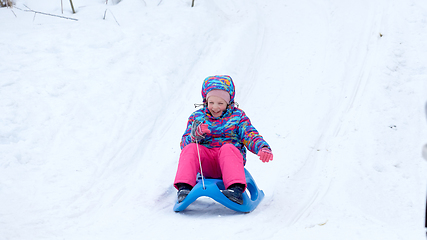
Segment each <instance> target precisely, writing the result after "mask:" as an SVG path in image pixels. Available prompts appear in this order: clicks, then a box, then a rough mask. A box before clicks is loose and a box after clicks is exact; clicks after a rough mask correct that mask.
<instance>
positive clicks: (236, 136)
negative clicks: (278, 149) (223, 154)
mask: <svg viewBox="0 0 427 240" xmlns="http://www.w3.org/2000/svg"><path fill="white" fill-rule="evenodd" d="M213 89H221V90H225V91H228V92H229V93H230V104H229V106H228V107H227V109H226V110H225V111H224V113H223V114H222V116H221V117H219V118H215V117H213V116H212V115H211V114H210V112H209V110H208V108H207V104H206V94H207V93H208V92H209V91H210V90H213ZM234 96H235V88H234V83H233V80H232V79H231V77H229V76H226V75H217V76H211V77H208V78H206V79H205V81H204V82H203V86H202V97H203V103H204V107H203V108H201V109H199V110H197V111H195V112H193V113H192V114H191V115H190V117H189V118H188V123H187V128H186V130H185V132H184V135H183V136H182V139H181V149H182V148H184V147H185V146H187V145H188V144H189V143H192V142H194V139H193V138H192V137H191V130H192V126H193V123H194V122H195V121H198V122H201V123H204V124H208V128H209V130H210V131H211V133H210V134H207V135H206V136H205V138H203V139H200V140H199V141H198V142H199V144H201V145H203V146H205V147H207V148H216V147H221V146H222V145H224V144H226V143H230V144H233V145H234V146H236V147H237V149H239V150H240V152H241V153H242V156H243V160H244V163H245V164H246V148H247V149H248V150H249V151H251V152H252V153H254V154H257V153H258V151H259V150H260V149H261V148H263V147H268V148H270V146H269V145H268V143H267V142H266V141H265V140H264V139H263V138H262V136H261V135H260V134H259V133H258V131H257V130H256V129H255V127H254V126H253V125H252V124H251V121H250V120H249V118H248V117H247V116H246V114H245V112H244V111H243V110H241V109H239V108H237V107H236V106H235V104H234Z"/></svg>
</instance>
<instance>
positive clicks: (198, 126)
mask: <svg viewBox="0 0 427 240" xmlns="http://www.w3.org/2000/svg"><path fill="white" fill-rule="evenodd" d="M207 133H211V130H209V128H208V125H207V124H203V123H200V122H197V121H194V122H193V125H192V127H191V139H193V141H194V140H198V141H199V140H201V139H203V138H205V135H206V134H207Z"/></svg>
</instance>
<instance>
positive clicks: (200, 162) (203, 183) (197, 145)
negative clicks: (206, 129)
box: [196, 138, 206, 190]
mask: <svg viewBox="0 0 427 240" xmlns="http://www.w3.org/2000/svg"><path fill="white" fill-rule="evenodd" d="M196 148H197V156H198V157H199V165H200V175H202V185H203V190H204V189H206V187H205V177H204V176H203V168H202V160H200V152H199V143H198V142H197V138H196Z"/></svg>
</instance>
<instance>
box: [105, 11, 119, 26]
mask: <svg viewBox="0 0 427 240" xmlns="http://www.w3.org/2000/svg"><path fill="white" fill-rule="evenodd" d="M107 10H109V9H105V12H104V20H105V17H106V16H107ZM110 13H111V15H113V18H114V21H116V23H117V25H119V26H120V24H119V22H117V19H116V17H115V16H114V14H113V12H112V11H111V10H110Z"/></svg>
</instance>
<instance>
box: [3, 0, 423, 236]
mask: <svg viewBox="0 0 427 240" xmlns="http://www.w3.org/2000/svg"><path fill="white" fill-rule="evenodd" d="M73 3H74V8H75V9H76V14H72V12H71V8H70V6H69V2H68V1H63V4H64V12H63V13H61V4H60V1H54V0H38V1H29V0H16V6H15V8H13V9H7V8H0V29H1V30H0V36H1V37H0V39H1V40H0V62H1V64H0V73H1V77H0V199H1V204H0V239H1V240H3V239H5V240H6V239H8V240H9V239H13V240H15V239H79V240H80V239H91V240H93V239H103V240H106V239H178V240H179V239H196V238H197V239H223V238H227V239H228V238H234V237H238V238H241V239H317V240H323V239H328V240H335V239H336V240H341V239H358V240H359V239H387V240H394V239H396V240H398V239H399V240H400V239H405V240H406V239H411V240H416V239H425V229H424V226H423V225H424V214H425V200H426V186H427V182H426V180H427V177H426V171H427V166H426V164H427V163H426V162H425V161H424V160H423V159H422V157H421V155H422V154H421V152H422V151H421V147H422V146H423V144H425V143H426V142H427V137H426V136H427V128H426V126H427V123H426V119H425V113H424V104H425V101H426V100H427V80H426V78H427V68H426V66H425V63H426V62H427V45H426V44H425V39H426V38H427V2H426V1H422V0H404V1H399V0H377V1H368V0H362V1H329V0H321V1H308V0H301V1H283V0H271V1H253V0H235V1H226V0H204V1H200V0H196V1H195V7H194V8H191V7H190V6H191V1H190V0H185V1H184V0H143V1H141V0H122V1H118V0H116V1H112V0H111V1H108V4H105V1H101V0H90V1H88V0H86V1H83V0H73ZM28 9H32V10H34V11H40V12H43V13H49V14H54V15H58V16H64V17H68V18H75V19H78V21H74V20H72V19H64V18H58V17H54V16H48V15H43V14H40V13H38V14H34V13H33V12H28V11H24V10H28ZM104 16H105V19H104ZM215 74H227V75H230V76H231V77H232V78H233V79H234V81H235V84H236V88H237V91H236V100H237V102H238V103H239V104H240V107H241V108H242V109H243V110H244V111H245V112H246V113H247V114H248V116H249V117H250V118H251V120H252V123H253V124H254V125H255V126H256V128H257V129H258V130H259V131H260V133H261V134H262V135H263V136H264V138H265V139H266V140H267V141H268V142H269V144H270V145H271V146H272V149H273V153H274V161H273V162H271V163H267V164H264V163H262V162H261V161H259V160H258V159H257V157H256V156H255V155H253V154H248V163H247V165H246V168H247V169H248V170H249V171H250V172H251V174H252V176H253V177H254V178H255V180H256V182H257V185H258V186H259V187H260V188H261V189H263V190H264V192H265V193H266V196H265V199H264V200H263V201H262V202H261V204H260V205H259V206H258V208H257V209H256V210H255V211H253V212H252V213H250V214H241V213H237V212H234V211H232V210H229V209H227V208H225V207H223V206H222V205H220V204H218V203H215V202H214V201H213V200H211V199H208V198H203V199H199V200H198V201H196V202H194V203H193V204H192V205H190V206H189V208H188V209H187V210H186V211H184V212H181V213H175V212H174V211H173V210H172V208H173V205H174V202H175V199H176V190H175V189H174V188H173V187H172V182H173V179H174V176H175V171H176V167H177V162H178V157H179V153H180V148H179V141H180V138H181V135H182V133H183V132H184V129H185V125H186V121H187V118H188V116H189V115H190V114H191V113H192V111H194V107H193V103H200V102H201V95H200V90H201V85H202V81H203V79H204V78H205V77H207V76H210V75H215Z"/></svg>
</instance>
